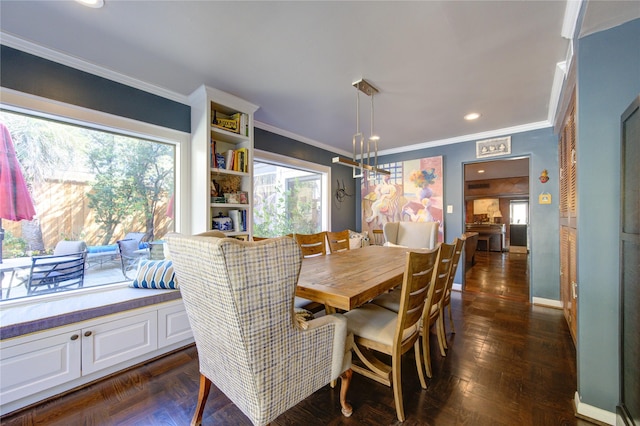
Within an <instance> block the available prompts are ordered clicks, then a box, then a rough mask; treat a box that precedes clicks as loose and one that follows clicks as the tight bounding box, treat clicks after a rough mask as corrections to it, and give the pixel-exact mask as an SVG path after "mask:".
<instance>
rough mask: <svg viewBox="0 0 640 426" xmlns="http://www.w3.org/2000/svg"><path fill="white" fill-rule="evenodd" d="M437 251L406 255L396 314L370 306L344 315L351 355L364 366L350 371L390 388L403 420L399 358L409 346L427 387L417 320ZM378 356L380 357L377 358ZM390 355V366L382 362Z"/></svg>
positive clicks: (429, 281) (427, 291) (424, 385)
mask: <svg viewBox="0 0 640 426" xmlns="http://www.w3.org/2000/svg"><path fill="white" fill-rule="evenodd" d="M438 251H439V249H434V250H431V251H428V252H425V253H418V252H408V253H407V255H406V259H407V260H406V267H405V272H404V276H403V282H402V288H401V291H400V293H401V296H400V310H399V311H398V312H397V313H396V312H393V311H390V310H388V309H385V308H383V307H381V306H378V305H374V304H371V303H368V304H365V305H363V306H361V307H359V308H356V309H353V310H351V311H349V312H347V313H345V314H344V316H346V317H347V321H348V322H347V327H348V330H349V332H352V333H353V335H354V346H353V348H354V352H355V353H356V355H357V356H358V358H360V360H361V361H362V363H363V364H364V367H362V366H357V365H355V364H354V365H353V366H352V368H353V371H355V372H357V373H360V374H362V375H364V376H366V377H369V378H371V379H373V380H375V381H377V382H380V383H382V384H385V385H387V386H390V387H392V388H393V395H394V400H395V406H396V415H397V417H398V420H399V421H401V422H402V421H404V419H405V415H404V405H403V401H402V381H401V378H402V374H401V369H400V366H401V364H402V363H401V358H402V355H403V354H405V353H407V352H408V351H410V350H411V348H412V347H413V349H414V351H415V361H416V369H417V370H418V376H419V378H420V386H422V388H423V389H426V388H427V384H426V380H425V377H424V373H423V371H422V365H421V356H420V321H421V318H422V313H423V311H424V308H425V301H426V299H427V294H428V293H429V288H430V284H431V282H432V275H433V271H434V269H435V267H436V265H437V257H438ZM378 353H381V354H384V355H383V357H380V356H379V355H378ZM388 356H391V364H390V365H389V364H387V363H386V362H385V359H387V357H388Z"/></svg>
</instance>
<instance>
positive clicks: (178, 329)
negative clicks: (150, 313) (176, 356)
mask: <svg viewBox="0 0 640 426" xmlns="http://www.w3.org/2000/svg"><path fill="white" fill-rule="evenodd" d="M192 337H193V334H192V333H191V326H190V325H189V318H188V317H187V312H186V311H185V310H184V305H183V304H182V303H180V304H179V305H177V306H171V307H168V308H164V309H159V310H158V347H159V348H163V347H165V346H169V345H171V344H173V343H178V342H182V341H183V340H187V339H191V338H192Z"/></svg>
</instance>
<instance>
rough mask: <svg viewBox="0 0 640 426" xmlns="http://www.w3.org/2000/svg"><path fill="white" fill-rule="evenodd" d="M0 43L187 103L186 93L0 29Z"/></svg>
mask: <svg viewBox="0 0 640 426" xmlns="http://www.w3.org/2000/svg"><path fill="white" fill-rule="evenodd" d="M0 43H1V44H4V45H5V46H8V47H11V48H14V49H18V50H21V51H23V52H26V53H29V54H31V55H35V56H38V57H40V58H43V59H47V60H49V61H53V62H56V63H58V64H61V65H66V66H68V67H71V68H75V69H77V70H80V71H84V72H88V73H90V74H93V75H97V76H99V77H102V78H106V79H108V80H112V81H115V82H117V83H121V84H125V85H127V86H131V87H133V88H135V89H139V90H142V91H145V92H148V93H151V94H153V95H157V96H161V97H163V98H167V99H170V100H172V101H175V102H180V103H181V104H188V96H186V95H182V94H180V93H176V92H173V91H171V90H168V89H164V88H162V87H159V86H155V85H153V84H150V83H146V82H144V81H142V80H138V79H136V78H133V77H129V76H127V75H124V74H121V73H118V72H115V71H112V70H110V69H107V68H104V67H101V66H99V65H96V64H93V63H90V62H87V61H85V60H82V59H80V58H77V57H74V56H70V55H67V54H66V53H62V52H59V51H57V50H53V49H49V48H47V47H44V46H40V45H38V44H35V43H32V42H30V41H27V40H24V39H21V38H18V37H16V36H14V35H11V34H8V33H6V32H3V31H0Z"/></svg>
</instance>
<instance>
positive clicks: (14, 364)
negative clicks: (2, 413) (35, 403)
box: [0, 330, 82, 404]
mask: <svg viewBox="0 0 640 426" xmlns="http://www.w3.org/2000/svg"><path fill="white" fill-rule="evenodd" d="M79 336H80V331H79V330H78V331H76V332H70V333H64V334H60V335H57V336H52V337H48V338H44V339H40V340H36V341H32V342H28V343H23V344H19V345H15V346H12V347H8V348H3V349H2V352H1V355H0V377H2V382H1V385H0V401H2V404H6V403H9V402H12V401H15V400H17V399H20V398H23V397H25V396H29V395H32V394H35V393H37V392H40V391H42V390H45V389H48V388H51V387H54V386H57V385H60V384H63V383H66V382H68V381H70V380H73V379H76V378H78V377H80V350H81V348H80V346H81V342H82V340H81V339H80V338H79Z"/></svg>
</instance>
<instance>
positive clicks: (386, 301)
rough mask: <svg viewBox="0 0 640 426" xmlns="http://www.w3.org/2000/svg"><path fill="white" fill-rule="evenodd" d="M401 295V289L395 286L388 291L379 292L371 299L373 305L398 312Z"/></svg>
mask: <svg viewBox="0 0 640 426" xmlns="http://www.w3.org/2000/svg"><path fill="white" fill-rule="evenodd" d="M401 295H402V291H400V289H399V288H396V289H394V290H392V291H390V292H388V293H384V294H381V295H380V296H378V297H376V298H375V299H373V300H372V301H371V303H373V304H374V305H378V306H382V307H383V308H385V309H388V310H390V311H393V312H398V311H399V310H400V296H401Z"/></svg>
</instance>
